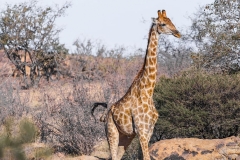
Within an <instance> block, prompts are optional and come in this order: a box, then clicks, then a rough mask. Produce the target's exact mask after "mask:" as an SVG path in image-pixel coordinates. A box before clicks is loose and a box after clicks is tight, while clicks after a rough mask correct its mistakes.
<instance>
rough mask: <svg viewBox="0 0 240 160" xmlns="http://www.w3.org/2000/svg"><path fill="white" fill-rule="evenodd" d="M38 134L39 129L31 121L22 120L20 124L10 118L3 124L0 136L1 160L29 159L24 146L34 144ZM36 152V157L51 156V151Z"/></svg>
mask: <svg viewBox="0 0 240 160" xmlns="http://www.w3.org/2000/svg"><path fill="white" fill-rule="evenodd" d="M36 134H37V128H36V127H35V125H34V123H33V122H32V121H30V120H29V119H26V118H25V119H22V120H21V121H20V122H19V123H18V122H17V125H16V121H14V120H13V118H8V119H7V120H5V122H4V124H3V128H2V131H1V134H0V159H1V158H3V159H4V158H6V157H7V158H8V159H9V158H10V159H13V160H15V159H16V160H25V159H27V157H26V154H25V151H24V145H25V144H27V143H31V142H34V140H35V138H36ZM44 149H45V148H42V149H41V150H36V151H37V152H36V153H35V157H44V156H45V157H46V156H49V155H51V150H50V149H48V150H44Z"/></svg>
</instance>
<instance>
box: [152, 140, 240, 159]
mask: <svg viewBox="0 0 240 160" xmlns="http://www.w3.org/2000/svg"><path fill="white" fill-rule="evenodd" d="M149 152H150V155H151V158H152V159H155V160H240V138H239V137H229V138H225V139H197V138H174V139H168V140H161V141H159V142H157V143H154V144H153V145H152V146H151V147H150V148H149Z"/></svg>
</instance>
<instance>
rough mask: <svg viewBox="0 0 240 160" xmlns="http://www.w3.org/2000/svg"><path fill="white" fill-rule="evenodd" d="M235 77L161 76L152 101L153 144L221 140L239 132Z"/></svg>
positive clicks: (239, 86)
mask: <svg viewBox="0 0 240 160" xmlns="http://www.w3.org/2000/svg"><path fill="white" fill-rule="evenodd" d="M239 77H240V75H239V74H236V75H221V74H215V75H210V74H207V73H203V72H200V71H197V70H191V71H188V72H185V73H183V74H182V75H181V76H179V77H175V78H172V79H170V78H166V77H161V78H160V80H159V82H158V83H157V86H156V88H155V94H154V100H155V102H156V103H155V105H156V108H157V110H158V112H159V115H160V116H159V120H158V122H157V124H156V126H155V131H154V135H153V141H156V140H160V139H165V138H173V137H198V138H224V137H228V136H233V135H235V136H236V135H238V134H239V133H240V128H239V121H240V118H239V117H240V81H239Z"/></svg>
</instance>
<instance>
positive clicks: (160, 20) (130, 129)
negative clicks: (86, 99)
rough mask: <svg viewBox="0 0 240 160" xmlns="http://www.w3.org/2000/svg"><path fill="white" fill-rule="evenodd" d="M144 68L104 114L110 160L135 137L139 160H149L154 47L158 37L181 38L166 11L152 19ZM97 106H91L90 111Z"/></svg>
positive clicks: (155, 116)
mask: <svg viewBox="0 0 240 160" xmlns="http://www.w3.org/2000/svg"><path fill="white" fill-rule="evenodd" d="M152 21H153V22H152V25H151V28H150V31H149V39H148V45H147V50H146V56H145V60H144V64H143V66H142V68H141V70H140V71H139V72H138V74H137V76H136V77H135V79H134V80H133V83H132V85H131V86H130V88H129V89H128V91H127V93H126V94H125V95H124V96H123V97H122V98H121V99H120V100H119V101H117V102H116V103H114V104H113V105H112V106H111V107H110V108H109V110H108V111H107V112H106V115H104V116H105V120H106V134H107V139H108V143H109V147H110V152H111V156H112V160H119V159H121V157H122V156H123V154H124V152H125V150H126V149H127V147H128V146H129V145H130V143H131V141H132V140H133V138H134V137H135V136H136V135H137V136H138V138H139V141H140V145H141V148H142V153H143V159H144V160H150V155H149V151H148V143H149V140H150V138H151V136H152V133H153V129H154V126H155V123H156V121H157V119H158V112H157V110H156V108H155V106H154V103H153V98H152V96H153V91H154V87H155V83H156V74H157V47H158V38H159V35H160V34H170V35H173V36H175V37H177V38H180V37H181V35H180V33H179V31H178V30H177V29H176V27H175V26H174V24H173V23H172V22H171V20H170V19H169V18H168V17H167V15H166V11H165V10H162V11H160V10H159V11H158V17H157V18H152ZM97 106H98V105H95V106H94V107H93V109H92V114H93V112H94V109H95V108H96V107H97ZM104 107H106V105H105V106H104ZM101 119H102V118H101Z"/></svg>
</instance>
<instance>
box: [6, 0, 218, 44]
mask: <svg viewBox="0 0 240 160" xmlns="http://www.w3.org/2000/svg"><path fill="white" fill-rule="evenodd" d="M68 1H70V2H71V3H72V7H70V8H69V9H68V10H67V12H66V16H64V17H63V18H60V19H59V20H58V21H57V26H58V27H61V28H63V29H64V30H63V31H62V33H61V34H60V40H61V42H62V43H65V44H66V46H67V48H69V49H72V43H73V42H74V40H76V39H77V38H80V39H82V40H83V39H92V40H98V41H101V42H102V43H103V44H105V45H106V46H107V47H109V48H111V47H113V46H115V45H118V46H119V45H124V46H130V47H134V48H139V47H141V48H143V49H145V48H146V46H147V40H146V39H144V37H146V35H147V34H148V30H149V27H150V24H151V17H156V16H157V10H162V9H165V10H166V11H167V16H168V17H169V18H171V20H172V22H173V23H174V24H175V26H176V27H177V29H179V30H181V29H182V28H186V27H189V26H190V25H191V21H190V20H189V19H188V17H189V16H191V15H192V14H193V13H195V12H196V11H197V10H198V8H199V5H205V4H208V3H212V2H214V0H151V1H149V0H68ZM16 2H21V0H1V5H3V4H4V3H10V4H12V3H16ZM64 2H66V0H39V4H40V5H53V4H56V3H57V4H60V5H62V4H63V3H64ZM1 8H2V7H1Z"/></svg>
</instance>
